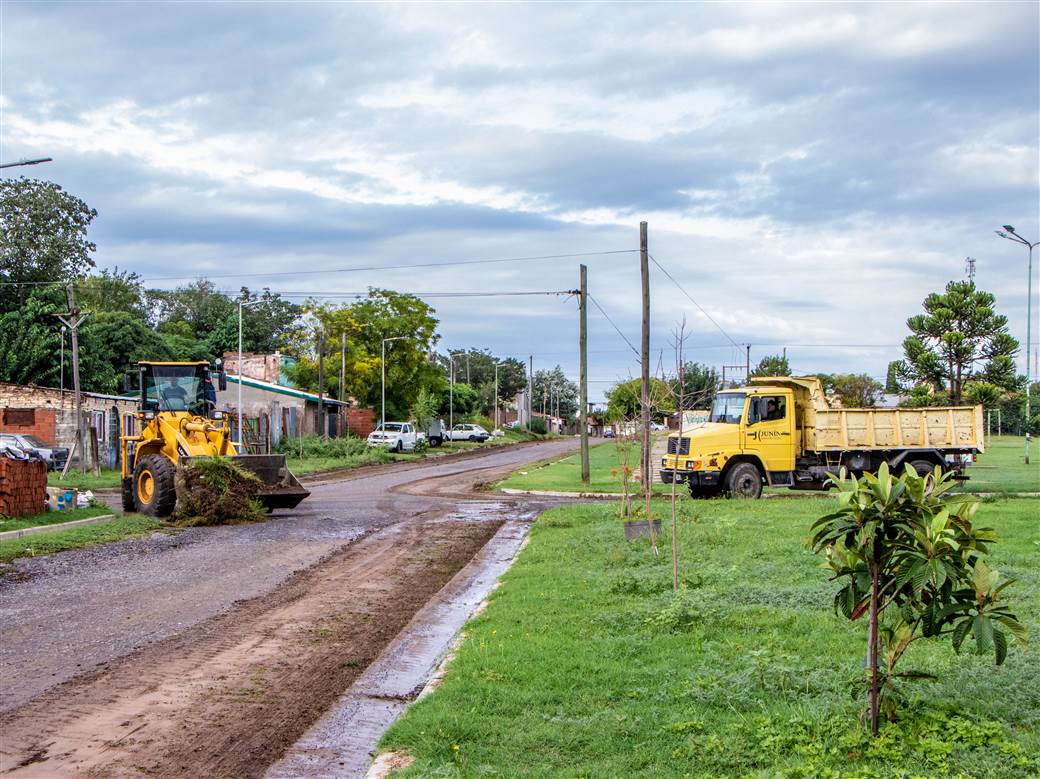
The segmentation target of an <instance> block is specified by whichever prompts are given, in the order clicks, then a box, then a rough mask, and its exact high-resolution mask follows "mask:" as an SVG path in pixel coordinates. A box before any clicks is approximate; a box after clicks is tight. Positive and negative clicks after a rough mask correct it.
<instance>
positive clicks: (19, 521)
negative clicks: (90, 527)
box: [0, 505, 114, 533]
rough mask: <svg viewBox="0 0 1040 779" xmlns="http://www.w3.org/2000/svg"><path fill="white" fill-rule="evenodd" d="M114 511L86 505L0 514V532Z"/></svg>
mask: <svg viewBox="0 0 1040 779" xmlns="http://www.w3.org/2000/svg"><path fill="white" fill-rule="evenodd" d="M112 513H114V512H113V511H112V509H110V508H109V507H108V506H100V505H99V506H87V507H86V508H83V509H68V510H67V511H45V512H43V513H42V514H33V515H32V516H29V517H5V516H3V515H0V533H3V532H6V531H8V530H23V529H25V528H27V527H40V526H41V525H58V524H61V523H62V522H73V521H75V520H77V519H87V518H88V517H100V516H101V515H103V514H112Z"/></svg>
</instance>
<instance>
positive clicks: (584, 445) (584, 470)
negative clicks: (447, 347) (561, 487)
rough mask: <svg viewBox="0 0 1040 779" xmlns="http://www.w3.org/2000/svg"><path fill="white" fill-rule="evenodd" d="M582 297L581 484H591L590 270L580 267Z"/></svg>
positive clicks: (579, 315)
mask: <svg viewBox="0 0 1040 779" xmlns="http://www.w3.org/2000/svg"><path fill="white" fill-rule="evenodd" d="M580 271H581V295H580V296H579V298H578V352H579V359H578V364H579V367H578V393H579V395H580V397H579V398H578V424H579V425H581V427H580V430H581V483H582V484H588V483H589V425H588V411H587V409H588V406H589V365H588V358H589V351H588V348H589V328H588V325H589V323H588V314H589V308H588V298H589V283H588V268H586V267H585V266H584V265H582V266H580Z"/></svg>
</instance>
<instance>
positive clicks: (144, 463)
mask: <svg viewBox="0 0 1040 779" xmlns="http://www.w3.org/2000/svg"><path fill="white" fill-rule="evenodd" d="M175 473H176V471H175V469H174V467H173V463H171V462H170V461H169V460H167V459H166V458H165V457H163V456H162V455H161V454H150V455H148V456H147V457H142V458H141V459H140V460H139V461H138V463H137V467H136V468H134V502H135V503H136V504H137V510H138V511H140V512H141V513H142V514H147V515H148V516H150V517H168V516H170V514H172V513H173V509H174V507H175V506H176V505H177V487H176V484H175V483H174V476H175Z"/></svg>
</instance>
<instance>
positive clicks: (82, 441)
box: [58, 284, 87, 476]
mask: <svg viewBox="0 0 1040 779" xmlns="http://www.w3.org/2000/svg"><path fill="white" fill-rule="evenodd" d="M65 296H66V297H67V298H68V301H69V313H67V314H65V316H62V315H60V314H59V315H58V319H60V320H61V322H62V324H64V325H65V326H66V327H68V328H69V332H70V333H72V391H73V392H74V393H75V395H76V451H77V452H78V453H79V472H80V473H86V472H87V444H86V438H85V436H84V435H83V433H84V430H83V407H82V398H81V397H80V394H79V333H78V331H79V326H80V325H81V324H82V323H83V320H84V319H86V318H87V315H86V314H84V315H83V316H80V315H79V309H78V308H76V292H75V289H74V288H73V285H72V284H69V285H68V286H67V287H66V288H65ZM66 317H67V318H66ZM69 462H70V463H71V462H72V456H71V455H70V456H69ZM62 475H63V476H64V475H65V472H64V471H63V472H62Z"/></svg>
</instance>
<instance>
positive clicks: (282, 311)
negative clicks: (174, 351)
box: [204, 287, 303, 356]
mask: <svg viewBox="0 0 1040 779" xmlns="http://www.w3.org/2000/svg"><path fill="white" fill-rule="evenodd" d="M239 302H242V303H243V304H245V305H243V308H242V350H243V351H245V352H253V353H255V354H271V353H272V352H275V351H278V350H280V349H284V348H285V347H286V346H288V345H289V344H290V343H291V339H292V337H293V336H294V335H295V332H296V331H295V327H294V325H295V324H296V321H297V319H299V318H300V315H301V314H302V313H303V307H302V306H299V305H297V304H295V303H291V302H290V301H288V300H285V299H284V298H283V297H282V296H281V295H279V294H278V293H276V292H271V290H270V289H267V288H265V289H264V290H263V292H261V293H260V294H259V295H258V294H256V293H254V292H250V291H249V289H248V288H247V287H242V290H241V292H240V293H239V295H238V297H237V298H235V299H233V300H231V305H232V309H231V316H229V317H227V318H225V319H224V320H222V321H220V322H219V323H217V325H216V326H215V327H214V328H213V329H212V330H211V331H210V332H209V333H206V334H205V336H204V337H205V341H206V344H207V346H208V348H209V351H210V352H211V353H212V354H214V355H215V356H220V355H222V354H224V353H225V352H234V351H237V350H238V304H239Z"/></svg>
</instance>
